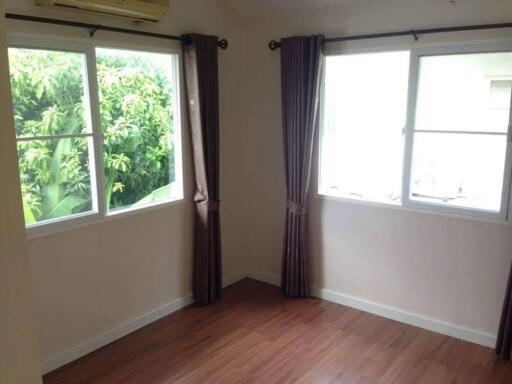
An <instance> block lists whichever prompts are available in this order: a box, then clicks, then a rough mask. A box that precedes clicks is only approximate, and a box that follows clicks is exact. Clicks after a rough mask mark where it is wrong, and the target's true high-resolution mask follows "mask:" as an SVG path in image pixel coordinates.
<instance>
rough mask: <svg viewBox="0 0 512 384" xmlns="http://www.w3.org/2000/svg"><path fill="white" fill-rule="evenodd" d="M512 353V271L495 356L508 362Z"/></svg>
mask: <svg viewBox="0 0 512 384" xmlns="http://www.w3.org/2000/svg"><path fill="white" fill-rule="evenodd" d="M511 353H512V269H511V270H510V274H509V277H508V283H507V291H506V292H505V300H504V302H503V309H502V312H501V322H500V328H499V331H498V339H497V341H496V354H497V355H499V356H501V357H502V358H503V359H506V360H510V356H511Z"/></svg>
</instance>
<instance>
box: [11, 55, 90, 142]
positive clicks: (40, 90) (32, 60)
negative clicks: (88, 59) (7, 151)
mask: <svg viewBox="0 0 512 384" xmlns="http://www.w3.org/2000/svg"><path fill="white" fill-rule="evenodd" d="M9 65H10V71H11V86H12V96H13V104H14V121H15V126H16V135H17V136H18V137H27V136H52V135H56V134H76V133H81V132H90V124H88V120H89V115H88V113H89V112H88V105H87V103H88V96H87V97H86V96H85V95H86V91H85V90H86V89H87V88H86V85H85V82H84V81H85V79H86V78H87V76H86V75H85V73H86V70H85V68H86V66H85V65H86V64H85V55H84V54H82V53H74V52H58V51H44V50H36V49H21V48H9ZM85 111H87V114H86V113H85Z"/></svg>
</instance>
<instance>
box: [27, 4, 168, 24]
mask: <svg viewBox="0 0 512 384" xmlns="http://www.w3.org/2000/svg"><path fill="white" fill-rule="evenodd" d="M36 3H37V4H38V5H42V6H46V7H55V8H66V9H68V10H77V11H89V12H95V13H101V14H105V15H111V16H122V17H127V18H129V19H132V20H138V21H152V22H156V21H159V20H161V19H162V18H163V17H164V16H165V14H166V13H167V12H168V11H169V1H168V0H36Z"/></svg>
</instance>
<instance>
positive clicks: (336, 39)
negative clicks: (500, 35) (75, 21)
mask: <svg viewBox="0 0 512 384" xmlns="http://www.w3.org/2000/svg"><path fill="white" fill-rule="evenodd" d="M500 28H512V23H498V24H479V25H463V26H459V27H444V28H429V29H410V30H408V31H398V32H384V33H372V34H367V35H353V36H341V37H331V38H327V39H324V43H335V42H339V41H350V40H364V39H380V38H383V37H396V36H412V37H414V40H415V41H417V40H418V35H428V34H431V33H444V32H459V31H477V30H483V29H500ZM280 46H281V42H279V41H275V40H271V41H270V42H269V43H268V47H269V48H270V49H271V50H273V51H275V50H276V49H278V48H279V47H280Z"/></svg>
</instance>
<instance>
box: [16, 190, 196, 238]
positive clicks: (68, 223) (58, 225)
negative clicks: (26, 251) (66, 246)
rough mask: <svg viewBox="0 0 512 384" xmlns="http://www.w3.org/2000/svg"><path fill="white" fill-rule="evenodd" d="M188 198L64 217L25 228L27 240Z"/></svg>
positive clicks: (177, 203)
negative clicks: (101, 212) (108, 211)
mask: <svg viewBox="0 0 512 384" xmlns="http://www.w3.org/2000/svg"><path fill="white" fill-rule="evenodd" d="M187 202H188V200H186V199H184V198H179V199H176V200H168V201H164V202H161V203H153V204H150V205H145V206H142V207H137V208H128V209H123V210H119V211H115V212H110V213H107V214H106V215H105V216H103V215H101V214H100V213H98V212H87V213H84V214H81V215H77V216H75V217H72V218H69V219H63V220H59V221H54V222H50V223H47V224H40V225H35V226H32V227H28V228H26V229H25V233H26V238H27V240H32V239H37V238H41V237H46V236H52V235H55V234H58V233H61V232H67V231H70V230H74V229H78V228H83V227H89V226H92V225H97V224H101V223H105V222H108V221H112V220H119V219H123V218H126V217H130V216H134V215H138V214H144V213H148V212H152V211H156V210H159V209H165V208H169V207H174V206H178V205H183V204H185V203H187Z"/></svg>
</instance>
